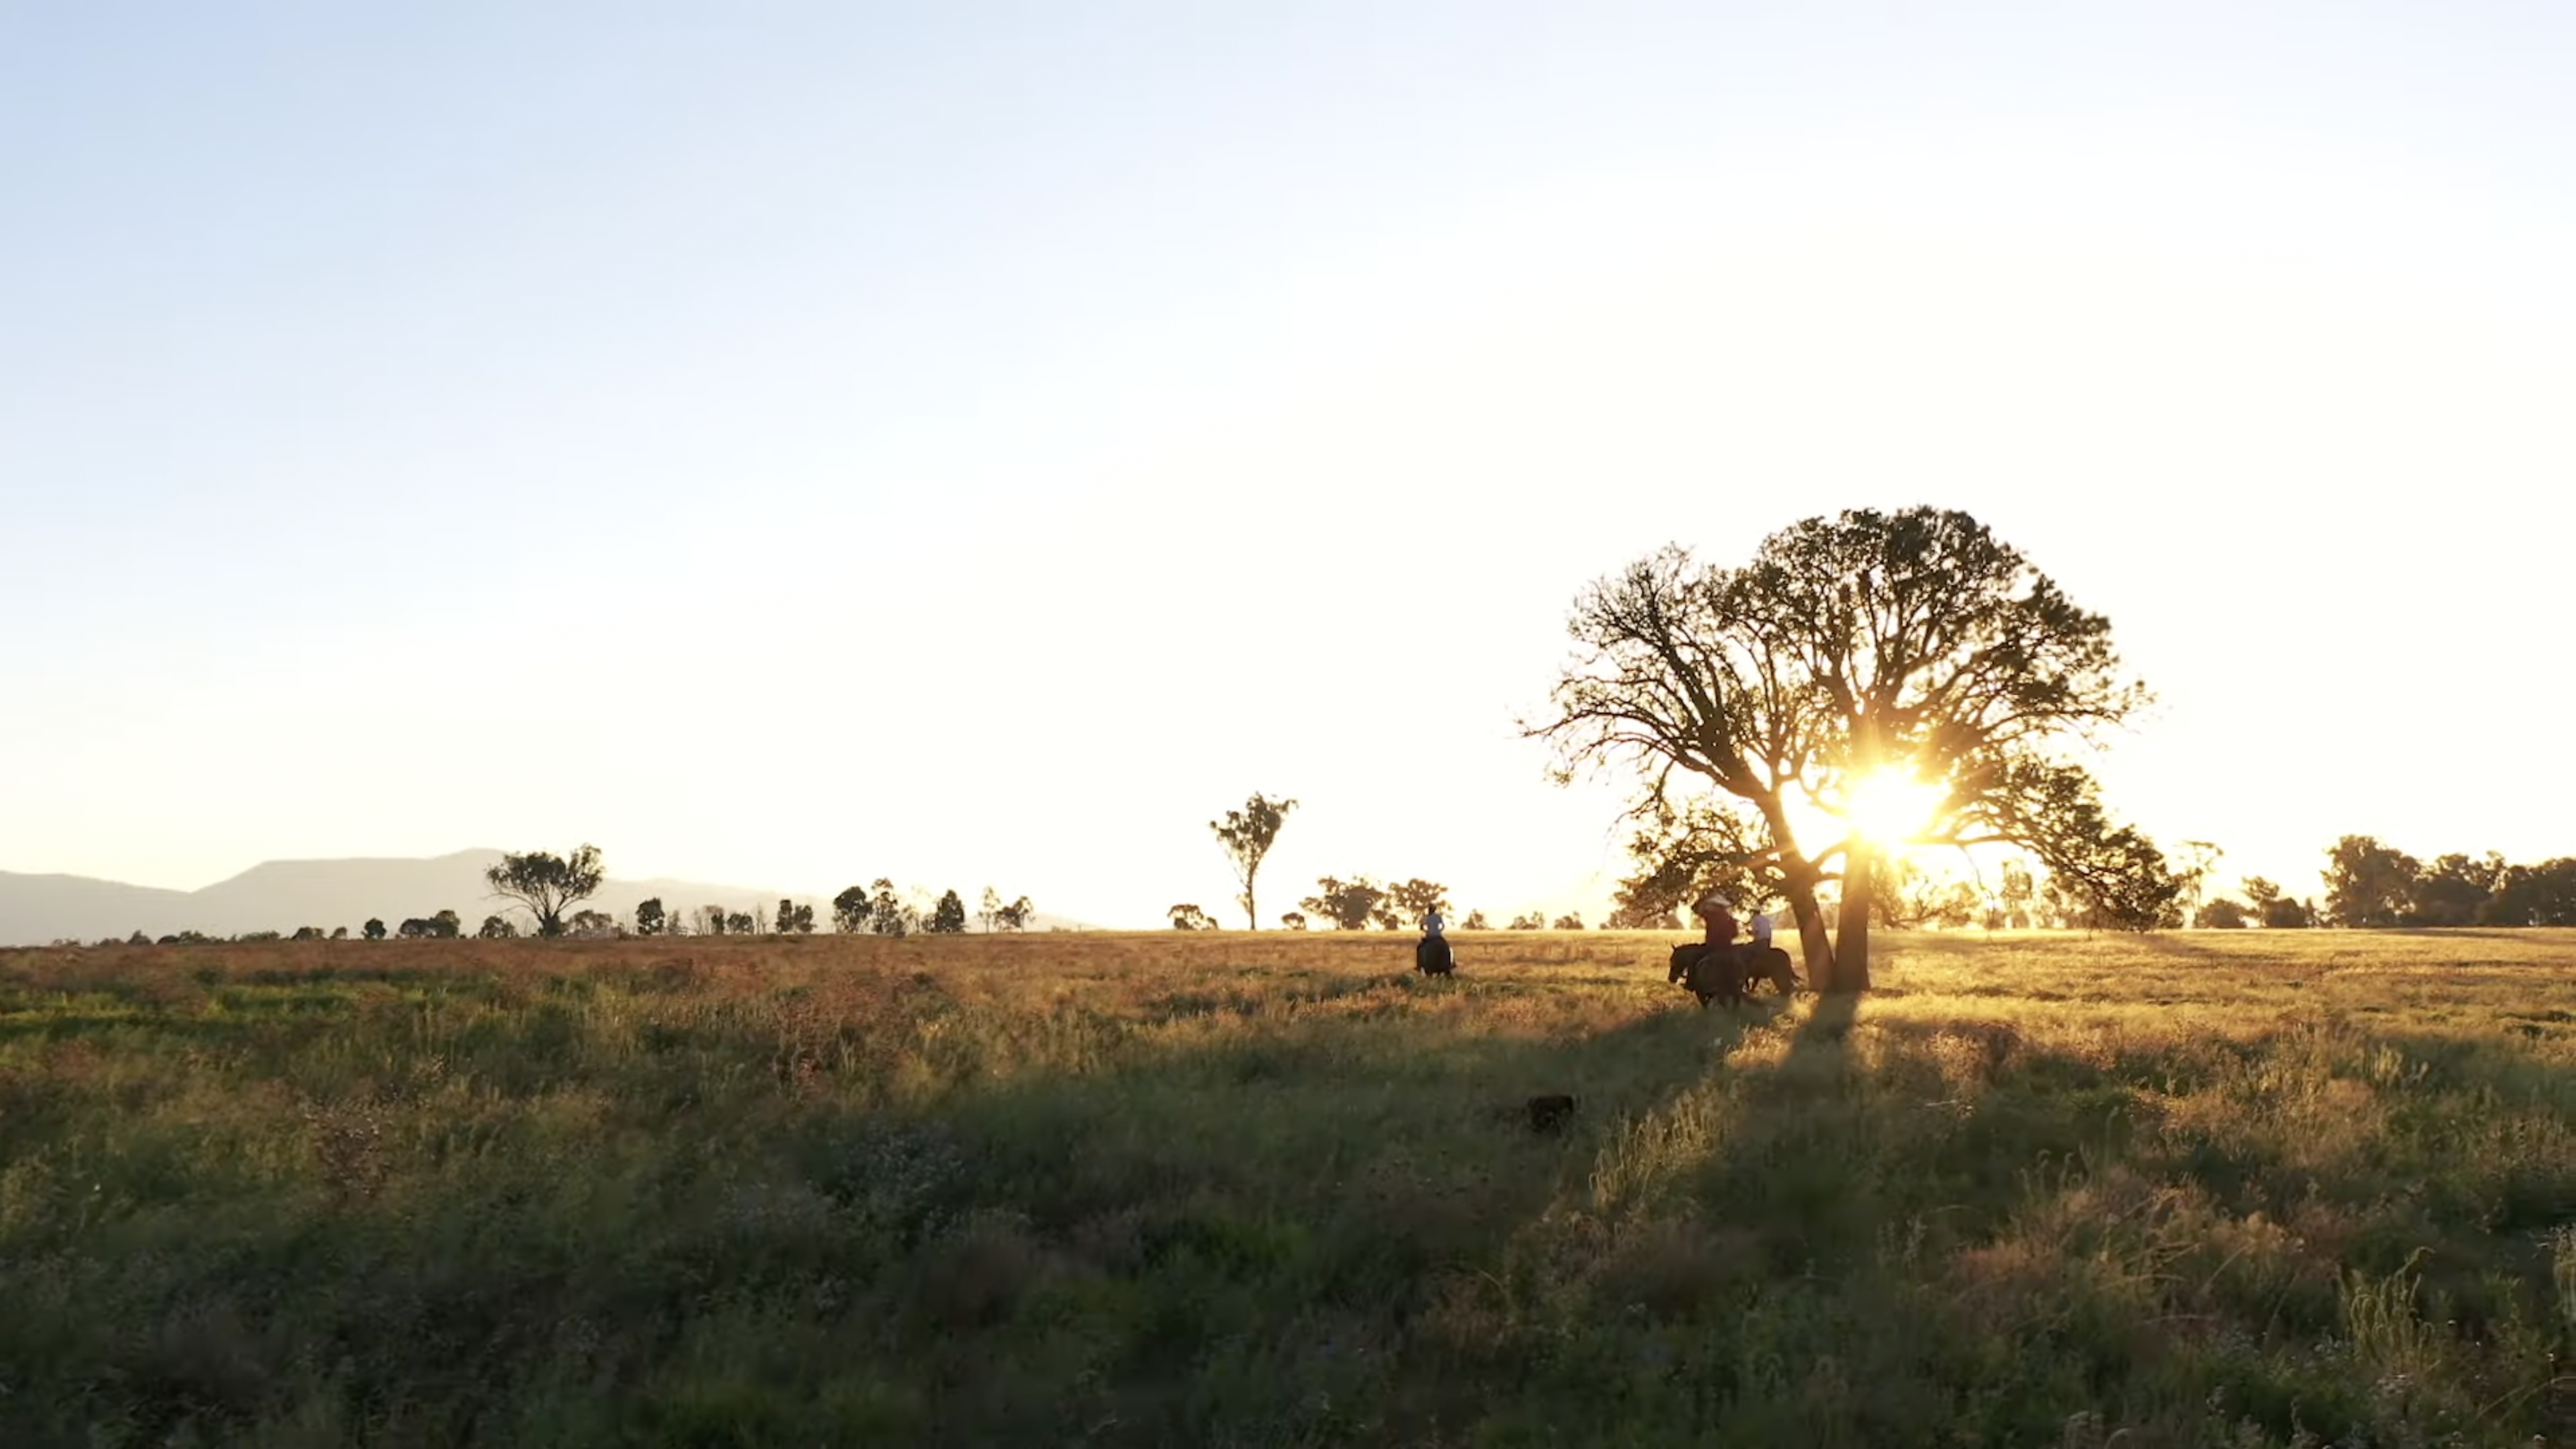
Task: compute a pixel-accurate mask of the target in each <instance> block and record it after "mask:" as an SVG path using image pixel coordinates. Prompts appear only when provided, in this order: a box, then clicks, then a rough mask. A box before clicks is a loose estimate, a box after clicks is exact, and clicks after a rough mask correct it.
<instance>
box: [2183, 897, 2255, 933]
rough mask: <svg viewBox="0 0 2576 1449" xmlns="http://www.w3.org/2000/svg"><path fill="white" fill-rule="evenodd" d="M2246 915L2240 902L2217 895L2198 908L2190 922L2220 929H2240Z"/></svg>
mask: <svg viewBox="0 0 2576 1449" xmlns="http://www.w3.org/2000/svg"><path fill="white" fill-rule="evenodd" d="M2246 915H2247V912H2246V910H2245V907H2244V905H2243V904H2242V903H2240V902H2237V901H2234V900H2231V899H2229V898H2228V897H2226V896H2218V897H2216V898H2214V899H2212V900H2211V901H2210V902H2209V903H2208V904H2207V905H2204V906H2202V907H2201V908H2200V913H2199V915H2197V916H2196V917H2194V918H2193V920H2192V924H2193V925H2195V926H2201V927H2205V928H2211V929H2216V930H2221V931H2234V930H2241V929H2243V927H2244V925H2245V921H2246Z"/></svg>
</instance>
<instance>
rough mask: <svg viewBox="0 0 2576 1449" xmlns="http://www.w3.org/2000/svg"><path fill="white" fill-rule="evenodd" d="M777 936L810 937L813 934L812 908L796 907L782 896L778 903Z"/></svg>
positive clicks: (796, 905) (794, 903)
mask: <svg viewBox="0 0 2576 1449" xmlns="http://www.w3.org/2000/svg"><path fill="white" fill-rule="evenodd" d="M778 934H780V935H782V936H810V935H813V934H814V908H813V907H812V906H807V905H798V904H797V903H796V902H794V901H792V900H789V899H787V898H786V897H784V896H782V897H780V898H779V901H778Z"/></svg>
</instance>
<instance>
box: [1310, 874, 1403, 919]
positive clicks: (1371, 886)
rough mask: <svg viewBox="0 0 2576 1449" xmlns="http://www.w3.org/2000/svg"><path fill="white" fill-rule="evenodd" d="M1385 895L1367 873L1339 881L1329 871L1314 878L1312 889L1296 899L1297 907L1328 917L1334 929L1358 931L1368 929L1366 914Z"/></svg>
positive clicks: (1374, 909)
mask: <svg viewBox="0 0 2576 1449" xmlns="http://www.w3.org/2000/svg"><path fill="white" fill-rule="evenodd" d="M1384 899H1386V891H1385V889H1384V888H1383V887H1381V886H1380V885H1378V883H1377V882H1375V881H1373V880H1370V879H1369V878H1368V877H1367V876H1360V877H1358V878H1356V879H1353V880H1348V881H1342V880H1336V879H1334V878H1333V877H1331V876H1329V875H1328V876H1325V877H1323V878H1322V879H1321V880H1318V881H1316V882H1315V893H1314V894H1313V895H1311V896H1308V897H1306V898H1305V899H1304V900H1302V901H1299V902H1298V903H1297V907H1298V909H1299V910H1302V911H1304V912H1305V913H1306V914H1307V915H1309V916H1320V917H1322V918H1323V919H1325V920H1328V921H1331V922H1332V923H1333V927H1334V929H1336V930H1342V931H1359V930H1365V929H1367V927H1368V923H1369V917H1370V916H1371V915H1373V914H1375V913H1376V911H1377V906H1378V902H1380V901H1382V900H1384Z"/></svg>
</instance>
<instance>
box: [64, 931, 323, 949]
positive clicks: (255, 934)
mask: <svg viewBox="0 0 2576 1449" xmlns="http://www.w3.org/2000/svg"><path fill="white" fill-rule="evenodd" d="M233 939H234V940H236V941H275V940H279V939H281V938H280V937H279V936H278V934H277V933H276V932H275V931H245V932H243V933H242V934H241V935H238V936H235V937H233ZM54 944H55V945H57V946H77V945H79V944H80V943H79V942H77V941H56V942H54Z"/></svg>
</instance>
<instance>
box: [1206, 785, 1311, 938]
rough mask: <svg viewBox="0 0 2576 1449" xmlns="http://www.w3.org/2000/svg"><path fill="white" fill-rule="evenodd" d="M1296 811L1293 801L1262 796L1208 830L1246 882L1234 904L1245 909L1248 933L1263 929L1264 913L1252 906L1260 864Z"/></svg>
mask: <svg viewBox="0 0 2576 1449" xmlns="http://www.w3.org/2000/svg"><path fill="white" fill-rule="evenodd" d="M1296 808H1297V802H1296V801H1294V800H1271V799H1266V798H1264V797H1263V796H1261V795H1259V794H1257V793H1256V794H1255V795H1253V797H1252V798H1251V799H1249V800H1246V801H1245V802H1243V808H1242V809H1240V810H1228V811H1227V812H1225V818H1224V819H1223V820H1211V821H1209V822H1208V829H1210V830H1212V831H1214V832H1216V840H1217V844H1219V845H1221V846H1223V847H1224V848H1225V854H1226V858H1227V859H1228V860H1230V861H1232V862H1233V863H1234V874H1235V878H1236V879H1237V880H1240V881H1241V882H1243V894H1242V895H1239V896H1237V897H1235V904H1237V905H1240V906H1242V907H1243V915H1244V921H1245V924H1246V928H1247V929H1249V930H1255V931H1257V930H1260V929H1261V913H1260V911H1259V910H1258V908H1256V907H1255V906H1254V904H1253V899H1252V883H1253V879H1254V878H1255V877H1257V876H1259V875H1260V874H1261V861H1262V858H1263V857H1264V856H1267V855H1268V854H1270V847H1271V845H1272V844H1274V843H1275V842H1276V841H1277V840H1278V839H1279V827H1280V826H1281V825H1282V824H1284V823H1286V821H1287V819H1288V812H1289V811H1291V810H1294V809H1296Z"/></svg>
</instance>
